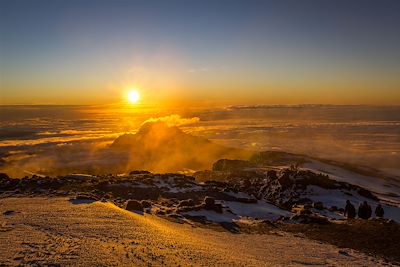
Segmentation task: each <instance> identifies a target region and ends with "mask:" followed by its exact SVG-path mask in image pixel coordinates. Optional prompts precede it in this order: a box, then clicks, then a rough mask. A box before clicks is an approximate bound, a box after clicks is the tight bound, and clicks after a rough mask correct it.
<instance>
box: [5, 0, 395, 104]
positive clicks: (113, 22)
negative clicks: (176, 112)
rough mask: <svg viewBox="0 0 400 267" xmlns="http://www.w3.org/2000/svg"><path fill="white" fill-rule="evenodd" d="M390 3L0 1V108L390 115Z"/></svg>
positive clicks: (364, 0)
mask: <svg viewBox="0 0 400 267" xmlns="http://www.w3.org/2000/svg"><path fill="white" fill-rule="evenodd" d="M399 14H400V2H399V1H397V0H380V1H378V0H376V1H369V0H358V1H356V0H346V1H345V0H336V1H328V0H326V1H320V0H302V1H299V0H292V1H289V0H279V1H278V0H276V1H272V0H271V1H268V0H263V1H257V0H242V1H235V0H213V1H207V0H201V1H200V0H181V1H176V0H168V1H166V0H163V1H161V0H160V1H156V0H147V1H145V0H143V1H134V0H131V1H129V0H84V1H83V0H82V1H79V0H69V1H62V0H48V1H46V0H35V1H22V0H0V104H110V103H118V102H120V101H124V100H126V93H127V91H128V90H129V89H130V88H136V89H137V90H138V91H139V92H140V94H141V104H142V105H145V104H147V105H160V104H165V105H167V104H168V105H172V106H174V105H176V106H180V105H181V106H182V105H195V104H199V105H201V104H203V105H212V104H215V105H225V104H307V103H321V104H374V105H396V104H400V16H399Z"/></svg>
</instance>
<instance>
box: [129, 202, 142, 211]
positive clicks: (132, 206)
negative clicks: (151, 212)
mask: <svg viewBox="0 0 400 267" xmlns="http://www.w3.org/2000/svg"><path fill="white" fill-rule="evenodd" d="M125 209H126V210H129V211H141V212H143V206H142V203H140V202H139V201H137V200H132V199H131V200H128V201H126V203H125Z"/></svg>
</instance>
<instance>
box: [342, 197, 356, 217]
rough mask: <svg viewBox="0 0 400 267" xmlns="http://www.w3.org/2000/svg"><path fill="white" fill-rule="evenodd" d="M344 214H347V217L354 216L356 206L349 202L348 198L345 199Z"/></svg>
mask: <svg viewBox="0 0 400 267" xmlns="http://www.w3.org/2000/svg"><path fill="white" fill-rule="evenodd" d="M344 216H347V219H354V218H355V217H356V208H355V207H354V206H353V204H351V202H350V200H346V207H345V208H344Z"/></svg>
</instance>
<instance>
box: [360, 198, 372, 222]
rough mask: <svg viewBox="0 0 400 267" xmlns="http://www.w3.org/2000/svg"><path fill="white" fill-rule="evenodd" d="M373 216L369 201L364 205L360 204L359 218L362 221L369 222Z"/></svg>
mask: <svg viewBox="0 0 400 267" xmlns="http://www.w3.org/2000/svg"><path fill="white" fill-rule="evenodd" d="M371 215H372V209H371V206H370V205H368V203H367V201H364V202H363V203H361V204H360V207H359V208H358V217H359V218H361V219H365V220H368V219H369V218H370V217H371Z"/></svg>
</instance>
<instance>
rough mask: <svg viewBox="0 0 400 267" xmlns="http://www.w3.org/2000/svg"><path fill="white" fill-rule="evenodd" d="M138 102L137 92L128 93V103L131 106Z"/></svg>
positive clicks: (138, 95)
mask: <svg viewBox="0 0 400 267" xmlns="http://www.w3.org/2000/svg"><path fill="white" fill-rule="evenodd" d="M139 100H140V94H139V92H138V91H137V90H131V91H129V92H128V101H129V103H131V104H136V103H138V102H139Z"/></svg>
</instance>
